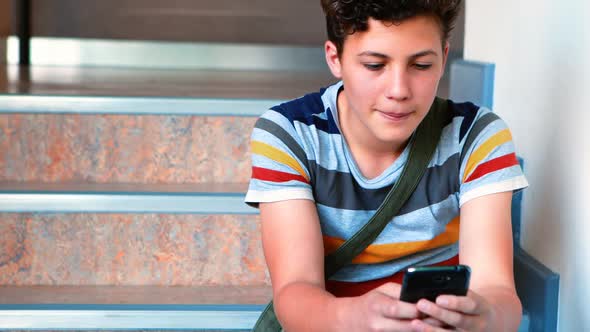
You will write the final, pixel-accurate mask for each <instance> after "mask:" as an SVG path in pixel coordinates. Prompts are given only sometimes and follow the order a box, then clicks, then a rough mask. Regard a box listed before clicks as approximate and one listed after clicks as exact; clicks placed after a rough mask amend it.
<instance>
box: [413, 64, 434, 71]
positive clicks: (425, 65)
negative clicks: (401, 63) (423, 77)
mask: <svg viewBox="0 0 590 332" xmlns="http://www.w3.org/2000/svg"><path fill="white" fill-rule="evenodd" d="M414 67H416V69H418V70H426V69H428V68H430V67H432V64H429V63H416V64H414Z"/></svg>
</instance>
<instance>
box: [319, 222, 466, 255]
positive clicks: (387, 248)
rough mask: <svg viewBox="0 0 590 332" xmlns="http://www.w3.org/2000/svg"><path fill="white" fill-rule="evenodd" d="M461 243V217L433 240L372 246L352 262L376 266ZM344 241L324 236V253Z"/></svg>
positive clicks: (329, 251) (330, 251)
mask: <svg viewBox="0 0 590 332" xmlns="http://www.w3.org/2000/svg"><path fill="white" fill-rule="evenodd" d="M457 241H459V217H457V218H455V219H453V220H452V221H451V222H450V223H449V224H448V225H447V227H446V228H445V231H444V232H442V233H441V234H439V235H437V236H436V237H435V238H433V239H431V240H425V241H414V242H403V243H390V244H372V245H370V246H368V247H367V248H366V249H365V250H364V251H363V252H362V253H361V254H360V255H358V256H357V257H356V258H355V259H354V260H353V261H352V262H353V263H355V264H375V263H383V262H386V261H390V260H392V259H396V258H400V257H404V256H407V255H411V254H415V253H417V252H421V251H425V250H429V249H434V248H439V247H442V246H445V245H449V244H453V243H455V242H457ZM343 243H344V240H342V239H339V238H335V237H329V236H324V253H325V254H326V255H328V254H330V253H332V252H334V251H335V250H336V249H338V248H339V247H340V246H341V245H342V244H343Z"/></svg>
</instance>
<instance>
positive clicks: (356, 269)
mask: <svg viewBox="0 0 590 332" xmlns="http://www.w3.org/2000/svg"><path fill="white" fill-rule="evenodd" d="M341 87H342V82H339V83H337V84H335V85H332V86H330V87H328V88H326V89H322V90H321V91H320V92H317V93H312V94H308V95H305V96H303V97H301V98H298V99H295V100H292V101H289V102H286V103H283V104H280V105H278V106H275V107H272V108H271V109H270V110H268V111H267V112H265V113H264V114H263V115H262V116H261V117H260V118H259V119H258V121H257V122H256V125H255V127H254V129H253V132H252V137H251V152H252V178H251V180H250V185H249V188H248V193H247V194H246V199H245V200H246V203H248V204H250V205H252V206H257V205H258V203H260V202H276V201H283V200H289V199H309V200H312V201H314V202H315V205H316V207H317V212H318V215H319V219H320V223H321V229H322V235H323V240H324V249H325V253H326V254H329V253H331V252H333V251H335V250H336V249H337V248H338V247H339V246H340V245H341V244H342V243H344V241H346V240H347V239H348V238H349V237H351V236H352V235H353V234H354V233H355V232H356V231H357V230H359V229H360V227H362V225H364V224H365V223H366V222H367V221H368V220H369V219H370V218H371V216H372V215H373V214H374V212H375V211H376V210H377V208H378V207H379V205H380V204H381V203H382V202H383V199H384V198H385V196H386V195H387V193H388V192H389V190H390V189H391V187H392V186H393V184H394V183H395V182H396V181H397V180H398V177H399V176H400V174H401V171H402V169H403V166H404V164H405V163H406V161H407V158H408V153H409V147H410V145H408V147H406V149H405V150H404V151H403V152H402V154H401V155H400V156H399V158H397V159H396V161H395V162H394V163H393V164H392V165H390V166H389V167H388V168H387V169H386V170H385V171H384V172H383V173H382V174H381V175H379V176H377V177H375V178H372V179H367V178H365V177H364V176H363V175H362V173H361V172H360V170H359V168H358V167H357V165H356V163H355V161H354V159H353V157H352V155H351V152H350V150H349V148H348V146H347V144H346V142H345V140H344V137H343V136H342V134H341V131H340V129H339V124H338V114H337V112H338V109H337V107H336V105H337V103H336V100H337V95H338V92H339V90H340V89H341ZM449 106H450V108H451V113H452V117H450V120H449V123H448V124H447V125H446V126H445V127H444V129H443V131H442V135H441V139H440V142H439V144H438V146H437V148H436V150H435V152H434V155H433V157H432V160H431V161H430V163H429V166H428V169H427V170H426V172H425V174H424V176H423V178H422V180H421V182H420V183H419V184H418V187H417V189H416V190H415V192H414V193H413V194H412V195H411V196H410V198H409V199H408V201H407V202H406V204H405V205H404V206H403V207H402V209H401V210H400V212H399V213H398V215H397V216H396V217H394V218H393V219H392V220H391V221H390V222H389V223H388V225H387V226H386V227H385V229H384V230H383V232H382V233H381V234H380V235H379V236H378V237H377V239H376V240H375V242H374V243H373V244H371V245H370V246H369V247H367V248H366V249H365V250H364V251H363V252H362V253H361V254H360V255H359V256H357V257H356V258H355V259H354V260H353V263H352V264H350V265H348V266H346V267H344V268H342V269H341V270H340V271H338V272H337V273H336V274H335V275H334V276H333V277H332V278H331V279H333V280H340V281H354V282H358V281H366V280H373V279H377V278H383V277H386V276H389V275H392V274H394V273H396V272H398V271H400V270H403V269H405V268H406V267H408V266H411V265H429V264H434V263H437V262H440V261H444V260H446V259H449V258H451V257H453V256H455V255H457V254H458V240H459V211H460V210H459V209H460V207H461V206H462V205H463V204H464V203H465V202H467V201H469V200H471V199H474V198H476V197H480V196H483V195H487V194H492V193H498V192H504V191H513V190H518V189H521V188H524V187H526V186H527V185H528V183H527V181H526V179H525V177H524V175H523V173H522V170H521V168H520V165H519V164H518V161H517V158H516V155H515V150H514V144H513V143H512V136H511V134H510V131H509V130H508V128H507V126H506V124H505V123H504V122H503V121H502V120H501V119H500V118H498V116H497V115H495V114H494V113H492V112H491V111H490V110H488V109H485V108H480V107H477V106H475V105H473V104H471V103H461V104H456V103H452V102H449ZM472 130H473V131H474V132H476V133H477V135H469V133H470V131H472ZM468 137H469V138H468ZM468 139H469V140H470V142H467V144H466V140H468ZM465 145H466V146H468V149H466V151H462V150H463V147H464V146H465ZM301 245H305V244H303V243H302V244H301Z"/></svg>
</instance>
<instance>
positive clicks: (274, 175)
mask: <svg viewBox="0 0 590 332" xmlns="http://www.w3.org/2000/svg"><path fill="white" fill-rule="evenodd" d="M252 178H254V179H257V180H263V181H272V182H287V181H291V180H295V181H299V182H303V183H307V184H309V182H308V181H307V179H306V178H304V177H303V176H301V175H299V174H291V173H286V172H280V171H275V170H272V169H268V168H261V167H252Z"/></svg>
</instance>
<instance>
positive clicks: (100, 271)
mask: <svg viewBox="0 0 590 332" xmlns="http://www.w3.org/2000/svg"><path fill="white" fill-rule="evenodd" d="M245 188H246V187H245V184H225V185H209V186H203V185H201V186H198V185H194V186H193V185H191V186H182V185H151V186H138V185H128V186H123V185H121V184H111V185H104V184H94V185H89V184H78V185H71V184H70V185H55V184H51V185H47V184H46V185H39V184H37V185H34V184H31V183H28V184H18V183H17V184H15V183H12V184H7V183H3V184H0V233H1V234H3V236H2V237H1V238H0V284H1V285H171V286H181V285H184V286H206V285H208V286H212V285H239V286H259V285H268V284H269V282H270V281H269V278H268V274H267V271H266V266H265V263H264V258H263V254H262V248H261V242H260V223H259V219H258V215H257V210H256V209H253V208H251V207H248V206H247V205H246V204H245V203H244V202H243V199H244V192H245Z"/></svg>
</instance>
